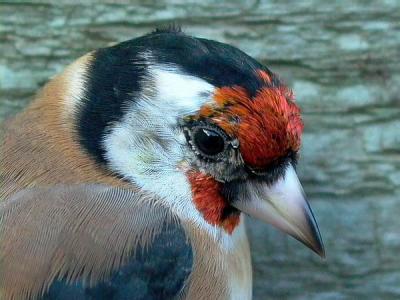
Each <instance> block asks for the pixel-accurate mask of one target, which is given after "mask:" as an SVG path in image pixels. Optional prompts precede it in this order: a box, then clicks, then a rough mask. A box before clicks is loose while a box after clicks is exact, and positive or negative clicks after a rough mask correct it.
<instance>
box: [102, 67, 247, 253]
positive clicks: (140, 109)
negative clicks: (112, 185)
mask: <svg viewBox="0 0 400 300" xmlns="http://www.w3.org/2000/svg"><path fill="white" fill-rule="evenodd" d="M148 68H149V78H148V79H147V80H146V79H145V80H144V81H143V82H142V83H143V86H142V95H141V96H140V97H139V99H136V100H135V101H133V102H132V106H131V107H130V108H129V109H128V111H127V113H126V114H125V116H124V117H123V119H122V120H121V122H118V123H117V124H114V125H113V126H111V128H110V132H109V133H108V134H107V135H106V137H105V138H104V140H103V146H104V148H105V150H106V158H107V161H108V162H109V166H110V168H111V169H113V170H114V171H117V172H118V173H119V174H121V175H122V176H124V177H125V178H126V179H128V180H130V181H132V182H135V184H137V185H138V186H140V187H141V188H142V189H143V190H146V191H148V192H151V193H153V194H154V195H155V196H157V197H158V198H160V200H161V201H163V202H164V203H165V204H166V205H168V206H169V207H170V208H171V209H172V210H173V211H174V212H175V213H176V214H177V215H178V216H179V217H180V218H181V219H183V220H190V221H192V222H194V223H195V224H196V225H197V226H199V228H202V229H203V230H206V231H207V232H209V234H210V235H211V236H213V237H214V238H215V239H216V240H218V241H219V242H220V244H221V245H222V247H224V249H226V250H227V251H229V249H233V248H234V244H235V243H236V240H237V237H235V236H236V235H238V236H242V233H241V232H239V231H238V232H237V233H235V232H234V234H233V235H232V236H230V235H229V234H227V233H225V231H224V230H223V229H221V228H219V227H215V226H212V225H210V224H208V223H207V222H206V221H205V220H204V218H203V217H202V215H201V214H200V212H199V211H198V210H197V209H196V207H195V206H194V203H193V201H192V190H191V185H190V183H189V181H188V179H187V177H186V174H185V171H184V170H182V168H181V166H182V164H184V163H185V155H186V151H187V146H186V139H185V137H184V134H183V132H181V131H180V130H178V124H177V121H178V119H179V118H180V117H184V116H187V115H190V114H193V113H195V112H196V111H198V110H199V109H200V107H201V106H202V105H204V103H206V102H208V101H212V100H211V98H210V97H211V95H212V94H213V92H214V87H213V86H212V85H211V84H209V83H207V82H206V81H204V80H202V79H199V78H197V77H194V76H190V75H185V74H183V73H182V72H180V71H179V70H178V69H176V68H173V67H171V66H155V67H154V66H148Z"/></svg>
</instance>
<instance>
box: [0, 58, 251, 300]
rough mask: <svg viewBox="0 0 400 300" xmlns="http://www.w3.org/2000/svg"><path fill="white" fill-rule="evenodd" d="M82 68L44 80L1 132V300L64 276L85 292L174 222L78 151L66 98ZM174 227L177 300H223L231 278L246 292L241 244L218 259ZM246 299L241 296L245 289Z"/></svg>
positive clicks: (190, 228) (191, 233)
mask: <svg viewBox="0 0 400 300" xmlns="http://www.w3.org/2000/svg"><path fill="white" fill-rule="evenodd" d="M87 64H90V54H89V55H87V56H84V57H82V58H80V59H79V60H77V61H76V62H75V63H73V64H72V65H71V66H69V67H68V68H67V69H66V70H65V71H64V72H63V73H62V74H61V75H58V76H57V77H55V78H54V79H53V80H52V81H50V82H49V83H48V84H47V85H46V86H45V87H44V88H43V90H42V91H41V92H40V93H39V94H38V95H37V97H36V99H35V101H34V102H33V103H32V104H31V105H30V106H29V107H28V108H27V109H26V110H24V111H23V112H22V113H20V114H18V115H17V116H16V117H15V118H13V119H10V120H8V121H7V122H6V124H5V126H4V128H3V143H2V148H1V157H0V176H1V179H2V180H1V182H0V186H1V189H0V195H1V199H3V200H2V201H4V200H5V199H7V201H6V202H5V203H2V204H1V205H0V220H1V230H2V231H1V233H0V253H1V256H0V291H1V295H2V299H23V298H25V297H28V298H29V299H36V297H38V296H40V295H41V294H42V293H44V292H45V291H46V289H47V288H48V287H49V285H50V284H51V281H52V280H53V279H55V278H62V277H63V276H64V275H67V276H68V279H69V280H71V281H73V280H78V279H79V280H83V281H85V282H87V283H88V284H91V285H93V284H94V283H96V282H99V281H101V280H104V279H106V278H107V276H109V275H110V274H111V272H112V271H113V270H116V269H118V267H119V266H121V265H123V264H124V262H125V260H126V257H127V255H128V254H129V253H132V252H134V251H138V250H139V249H140V248H141V247H143V246H145V245H146V244H148V243H150V242H151V241H152V238H153V237H154V235H156V234H157V227H158V226H160V225H162V223H163V222H164V221H165V220H166V219H169V220H170V219H173V220H175V222H176V221H177V220H176V216H175V217H174V216H173V214H172V213H171V211H169V210H168V209H167V208H165V207H164V208H161V207H158V206H156V205H154V201H152V200H154V199H153V198H152V197H150V196H149V195H146V194H145V193H143V192H142V191H140V190H139V189H138V188H137V187H135V186H134V185H132V184H127V183H126V182H125V181H121V180H120V179H117V178H116V177H114V176H112V174H111V173H110V172H109V171H107V170H105V169H104V168H101V167H100V166H99V165H97V164H96V163H95V162H94V161H93V160H92V159H90V158H89V156H88V155H87V154H86V153H85V152H84V151H83V150H82V149H81V147H80V145H79V143H78V142H77V136H76V132H75V128H74V126H73V124H74V111H73V110H72V108H73V103H72V102H73V101H74V99H71V98H70V97H71V93H72V92H73V89H76V88H79V87H76V86H74V84H76V82H75V83H74V82H72V79H71V77H72V75H74V76H76V73H77V72H82V70H85V69H86V65H87ZM83 83H84V82H83V81H82V82H81V84H83ZM84 183H86V184H87V185H84ZM94 184H96V185H94ZM117 187H118V188H125V189H124V190H122V189H117ZM127 189H128V190H127ZM18 191H20V193H17V194H15V193H16V192H18ZM153 197H154V196H153ZM95 204H97V205H95ZM94 206H96V207H95V209H94V210H91V208H94ZM49 216H51V217H49ZM181 223H182V225H183V226H184V228H185V231H186V234H187V236H188V238H189V240H190V243H191V244H192V246H193V247H194V263H193V272H192V274H191V276H190V279H189V280H188V283H187V285H186V287H185V289H184V290H183V291H182V295H181V296H182V297H183V298H187V299H227V298H229V294H230V292H229V289H230V287H229V281H230V277H231V275H232V274H237V275H238V276H237V278H238V280H239V281H238V282H234V284H235V285H237V287H238V288H240V287H241V286H242V285H243V286H251V265H250V252H249V247H248V243H247V238H246V237H245V236H244V237H243V238H242V240H240V241H239V242H238V245H239V247H237V248H234V249H232V251H231V252H229V253H224V251H225V250H222V249H221V248H219V247H218V244H216V242H215V239H214V238H213V237H211V236H209V235H208V234H206V233H202V232H201V231H200V230H199V229H198V228H197V227H196V225H195V224H193V223H191V222H187V221H181ZM76 224H77V225H76ZM99 226H100V227H99ZM99 228H101V229H102V230H103V232H101V234H100V232H99ZM240 230H244V229H243V228H241V229H240ZM32 236H34V238H33V239H32ZM18 265H19V266H20V267H16V266H18ZM247 293H248V297H250V296H251V290H248V292H247Z"/></svg>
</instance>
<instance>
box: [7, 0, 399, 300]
mask: <svg viewBox="0 0 400 300" xmlns="http://www.w3.org/2000/svg"><path fill="white" fill-rule="evenodd" d="M79 2H80V1H54V3H57V4H56V5H52V4H50V2H48V1H38V2H36V3H34V4H33V3H29V2H28V1H23V2H16V1H10V2H4V1H2V2H1V3H0V53H1V58H0V118H4V117H5V116H7V115H10V114H12V113H14V112H15V111H18V110H19V109H21V108H22V107H23V106H24V105H25V104H26V103H27V102H28V101H29V99H31V98H32V95H33V94H34V93H35V92H36V91H37V89H38V88H39V87H40V86H42V85H43V84H44V83H45V82H46V81H47V80H48V78H50V77H51V76H53V75H54V74H56V73H57V72H59V71H60V70H62V68H63V67H64V66H65V65H66V64H68V63H69V62H71V61H72V60H73V59H75V58H77V57H78V56H80V55H81V54H84V53H85V52H87V51H89V50H91V49H94V48H97V47H102V46H105V45H108V44H110V43H114V42H117V41H123V40H125V39H129V38H131V37H135V36H139V35H141V34H143V33H145V32H148V31H150V30H151V29H153V28H154V26H157V25H162V24H165V23H169V22H171V21H175V22H177V23H180V24H182V25H183V28H184V29H185V31H186V32H188V33H190V34H193V35H197V36H202V37H207V38H212V39H217V40H220V41H223V42H227V43H230V44H233V45H235V46H237V47H239V48H241V49H242V50H244V51H246V52H248V53H249V54H250V55H253V56H255V57H257V58H258V59H260V60H261V61H262V62H264V63H265V64H266V65H268V66H270V67H271V68H272V69H273V70H274V71H276V72H278V73H279V74H281V76H282V77H283V78H284V79H286V81H287V82H288V83H289V84H290V85H291V86H292V87H293V89H294V91H295V93H296V95H297V99H298V101H299V103H300V105H301V107H302V108H303V111H304V119H305V124H306V128H305V135H304V146H303V152H302V153H303V157H302V160H301V163H300V166H299V173H300V177H301V179H302V182H303V184H304V187H305V190H306V192H307V194H308V195H309V198H310V199H311V204H312V206H313V208H314V211H315V214H316V216H317V218H318V220H319V224H320V229H321V232H322V234H323V238H324V240H325V245H326V249H327V259H326V260H325V261H322V260H320V259H319V258H318V257H317V256H316V255H314V254H313V253H311V252H310V251H308V250H307V249H305V248H304V247H302V246H301V245H300V244H299V243H298V242H296V241H294V240H292V239H290V238H287V237H285V236H284V235H282V234H281V233H278V232H276V231H275V230H274V229H272V228H270V227H268V226H265V225H264V224H261V223H258V222H255V221H251V222H249V225H250V226H249V231H250V235H251V242H252V251H253V262H254V271H255V284H254V294H255V297H254V298H255V299H298V300H300V299H301V300H302V299H323V300H328V299H329V300H330V299H383V298H385V299H399V298H400V257H399V253H400V217H399V216H400V197H399V196H400V192H399V191H400V120H399V118H400V71H399V70H400V59H399V58H400V22H399V20H400V2H399V1H397V0H393V1H390V0H387V1H382V0H381V1H378V0H376V1H361V0H358V1H322V0H320V1H318V0H309V1H305V0H303V1H296V2H294V1H282V0H280V1H278V0H275V1H266V0H265V1H255V2H251V1H237V0H236V1H232V0H224V1H213V0H203V1H194V0H192V1H183V0H174V1H169V2H167V1H165V0H164V1H162V0H160V1H142V2H143V3H141V4H139V3H137V4H132V3H131V4H129V2H128V1H107V2H106V3H104V2H103V4H99V2H96V3H95V2H94V1H91V2H86V3H87V4H84V5H83V4H79ZM71 3H72V4H71Z"/></svg>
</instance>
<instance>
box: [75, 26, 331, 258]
mask: <svg viewBox="0 0 400 300" xmlns="http://www.w3.org/2000/svg"><path fill="white" fill-rule="evenodd" d="M84 77H85V80H86V82H87V84H86V85H85V87H84V92H83V96H82V98H83V101H82V103H80V104H79V109H77V111H78V112H77V120H78V122H77V124H78V125H77V132H78V133H79V137H80V143H81V144H82V145H83V146H84V148H85V149H86V151H87V152H88V153H89V154H90V155H92V157H93V158H94V159H96V160H97V161H98V162H99V164H101V165H103V166H105V167H106V168H108V169H109V170H111V171H112V172H114V173H115V174H116V175H117V176H119V177H120V178H121V180H126V181H128V182H131V183H132V184H135V185H137V186H139V187H140V188H141V189H143V190H144V191H147V192H150V193H152V194H154V195H156V196H157V197H158V198H159V199H160V201H162V202H163V203H164V204H165V205H167V206H169V207H170V208H171V209H172V210H173V211H174V212H175V213H176V214H177V215H178V216H179V217H180V218H182V219H186V220H188V221H191V222H194V223H195V224H196V225H198V226H200V227H202V228H205V229H206V230H210V231H214V232H215V231H219V232H222V233H223V234H227V235H231V234H233V233H234V232H235V229H236V228H237V227H238V225H239V224H240V222H242V220H241V219H242V213H245V214H248V215H251V216H254V217H256V218H259V219H261V220H264V221H266V222H268V223H271V224H272V225H274V226H276V227H277V228H279V229H281V230H283V231H284V232H286V233H288V234H290V235H292V236H293V237H295V238H296V239H298V240H300V241H301V242H303V243H304V244H305V245H307V246H308V247H310V248H311V249H313V250H314V251H315V252H317V253H319V254H321V255H323V251H324V250H323V245H322V241H321V237H320V234H319V230H318V226H317V224H316V221H315V218H314V216H313V213H312V211H311V208H310V206H309V205H308V203H307V201H306V199H305V197H304V193H303V190H302V187H301V185H300V183H299V180H298V178H297V175H296V172H295V165H296V159H297V156H298V152H299V149H300V145H301V135H302V131H303V123H302V120H301V116H300V109H299V107H298V106H297V105H296V103H295V101H294V97H293V94H292V92H291V91H290V89H288V88H287V87H286V86H285V85H284V84H283V83H282V82H281V80H280V79H279V78H278V77H277V76H276V75H275V74H274V73H272V72H271V71H270V70H269V69H268V68H266V67H265V66H263V65H262V64H260V63H258V62H257V61H256V60H254V59H253V58H251V57H250V56H248V55H246V54H245V53H243V52H242V51H240V50H238V49H236V48H234V47H232V46H229V45H226V44H223V43H219V42H216V41H211V40H207V39H201V38H194V37H191V36H187V35H185V34H183V33H182V32H180V31H179V30H165V31H164V30H157V31H155V32H153V33H151V34H148V35H146V36H143V37H140V38H136V39H133V40H130V41H127V42H123V43H120V44H118V45H115V46H112V47H109V48H104V49H99V50H97V51H95V52H93V53H92V54H91V58H90V63H89V64H88V65H87V67H86V70H85V75H84Z"/></svg>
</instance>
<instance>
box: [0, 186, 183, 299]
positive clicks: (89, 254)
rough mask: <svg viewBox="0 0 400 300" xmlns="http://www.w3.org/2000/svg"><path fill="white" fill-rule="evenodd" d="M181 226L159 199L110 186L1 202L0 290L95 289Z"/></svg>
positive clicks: (30, 193)
mask: <svg viewBox="0 0 400 300" xmlns="http://www.w3.org/2000/svg"><path fill="white" fill-rule="evenodd" d="M173 222H177V221H176V219H175V218H174V216H173V215H172V214H171V213H169V211H168V210H167V209H166V208H164V207H162V206H161V205H159V204H157V203H156V202H155V201H154V199H149V197H146V196H143V195H139V194H138V193H135V192H133V191H131V190H126V189H121V188H115V187H109V186H105V185H96V184H90V185H69V186H68V185H58V186H55V187H52V188H33V189H25V190H22V191H20V192H18V193H16V194H14V195H13V196H11V197H10V198H8V199H6V200H5V201H3V202H2V203H0V226H1V227H0V291H1V295H2V297H3V298H5V299H35V298H36V297H37V296H39V295H43V294H44V293H45V292H46V291H47V289H48V288H49V286H50V285H51V283H52V282H53V280H56V279H65V278H66V279H67V281H68V282H74V281H76V280H81V281H83V282H84V283H85V284H86V285H88V286H93V285H94V284H95V283H97V282H99V281H103V280H104V279H106V278H107V277H109V276H110V275H111V274H112V273H113V271H115V270H117V269H118V268H120V267H121V266H123V265H124V264H126V262H127V259H128V258H129V257H130V256H131V255H133V254H134V253H135V251H139V250H140V249H142V250H143V249H146V247H149V245H150V244H151V242H152V241H153V239H154V237H155V236H156V235H157V234H158V233H159V231H160V230H161V228H163V226H164V224H165V223H173Z"/></svg>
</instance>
